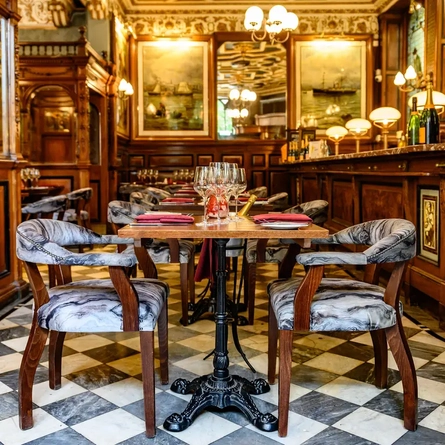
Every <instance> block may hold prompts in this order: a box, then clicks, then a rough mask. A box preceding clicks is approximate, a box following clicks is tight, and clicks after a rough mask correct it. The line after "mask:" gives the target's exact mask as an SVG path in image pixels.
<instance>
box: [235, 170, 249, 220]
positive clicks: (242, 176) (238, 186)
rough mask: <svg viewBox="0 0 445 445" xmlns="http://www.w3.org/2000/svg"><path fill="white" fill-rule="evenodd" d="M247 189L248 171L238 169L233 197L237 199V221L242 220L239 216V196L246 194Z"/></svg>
mask: <svg viewBox="0 0 445 445" xmlns="http://www.w3.org/2000/svg"><path fill="white" fill-rule="evenodd" d="M246 188H247V179H246V170H245V169H244V168H238V169H237V172H236V180H235V185H234V187H233V192H232V194H233V196H234V197H235V221H238V220H239V219H240V218H239V216H238V196H239V195H240V194H241V193H243V192H244V190H246Z"/></svg>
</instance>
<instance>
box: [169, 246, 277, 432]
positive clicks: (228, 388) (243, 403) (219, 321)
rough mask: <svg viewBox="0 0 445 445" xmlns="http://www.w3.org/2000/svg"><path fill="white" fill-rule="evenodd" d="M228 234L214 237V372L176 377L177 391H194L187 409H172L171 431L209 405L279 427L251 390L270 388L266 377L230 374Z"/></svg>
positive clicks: (174, 386) (260, 425) (180, 428)
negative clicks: (196, 375) (233, 410)
mask: <svg viewBox="0 0 445 445" xmlns="http://www.w3.org/2000/svg"><path fill="white" fill-rule="evenodd" d="M228 241H229V239H228V238H219V239H215V242H216V244H217V258H218V268H217V270H216V312H215V323H216V337H215V350H214V356H213V368H214V369H213V374H209V375H207V376H202V377H198V378H196V379H194V380H192V381H189V380H186V379H181V378H180V379H176V380H175V381H174V382H173V384H172V385H171V390H172V391H173V392H176V393H178V394H193V396H192V399H191V400H190V402H189V403H188V405H187V407H186V409H185V410H184V411H183V412H182V413H181V414H178V413H173V414H171V415H170V416H169V417H167V419H166V420H165V422H164V428H165V429H166V430H168V431H172V432H179V431H183V430H185V429H186V428H188V427H189V426H190V425H191V424H192V423H193V421H194V420H195V418H196V417H197V416H198V415H199V414H200V413H201V411H203V410H204V409H206V408H208V407H216V408H219V409H224V408H228V407H236V408H238V409H239V410H240V411H241V412H242V413H243V414H244V415H245V416H246V417H247V418H248V419H249V420H250V422H251V423H252V424H253V425H254V426H255V427H257V428H258V429H260V430H262V431H268V432H271V431H276V430H277V429H278V419H277V418H276V417H275V416H274V415H272V414H270V413H261V412H260V411H259V410H258V408H257V407H256V405H255V403H254V401H253V400H252V397H251V396H250V394H257V395H258V394H264V393H266V392H268V391H270V386H269V384H268V383H267V382H266V381H265V380H264V379H255V380H253V381H250V380H247V379H245V378H244V377H240V376H237V375H230V374H229V357H228V350H227V342H228V328H227V323H228V314H227V309H226V278H227V272H226V245H227V243H228Z"/></svg>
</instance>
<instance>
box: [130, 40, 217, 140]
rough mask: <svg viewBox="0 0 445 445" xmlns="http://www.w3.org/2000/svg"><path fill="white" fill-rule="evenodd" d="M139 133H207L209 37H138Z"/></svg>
mask: <svg viewBox="0 0 445 445" xmlns="http://www.w3.org/2000/svg"><path fill="white" fill-rule="evenodd" d="M137 52H138V76H137V78H138V85H137V94H138V98H137V102H138V136H142V137H144V136H145V137H200V136H203V137H208V136H209V135H210V125H209V42H208V40H205V41H203V40H182V39H178V40H171V39H158V40H152V41H139V42H138V44H137Z"/></svg>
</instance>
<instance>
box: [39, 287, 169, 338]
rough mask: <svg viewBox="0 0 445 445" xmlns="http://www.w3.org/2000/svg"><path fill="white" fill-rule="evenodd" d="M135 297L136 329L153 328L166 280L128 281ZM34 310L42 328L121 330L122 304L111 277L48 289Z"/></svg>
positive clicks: (164, 294)
mask: <svg viewBox="0 0 445 445" xmlns="http://www.w3.org/2000/svg"><path fill="white" fill-rule="evenodd" d="M131 283H132V284H133V286H134V287H135V290H136V293H137V294H138V296H139V330H141V331H153V330H154V328H155V325H156V320H157V319H158V316H159V314H160V312H161V309H162V306H163V304H164V302H165V301H166V299H167V297H168V294H169V287H168V285H167V284H166V283H163V282H162V281H159V280H155V279H135V280H131ZM48 293H49V297H50V300H49V302H48V303H46V304H44V305H43V306H41V307H40V309H39V310H38V323H39V325H40V326H41V327H42V328H45V329H50V330H54V331H59V332H121V331H122V330H123V326H122V304H121V302H120V300H119V296H118V294H117V292H116V290H115V288H114V286H113V284H112V282H111V280H84V281H76V282H73V283H70V284H67V285H64V286H58V287H54V288H52V289H49V290H48Z"/></svg>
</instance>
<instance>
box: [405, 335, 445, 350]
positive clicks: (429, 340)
mask: <svg viewBox="0 0 445 445" xmlns="http://www.w3.org/2000/svg"><path fill="white" fill-rule="evenodd" d="M409 341H417V342H420V343H425V344H427V345H430V346H439V348H444V349H445V343H444V342H443V341H442V340H439V339H438V338H435V337H433V336H432V335H430V334H428V332H425V331H422V332H419V333H418V334H416V335H413V336H412V337H410V338H409Z"/></svg>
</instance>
